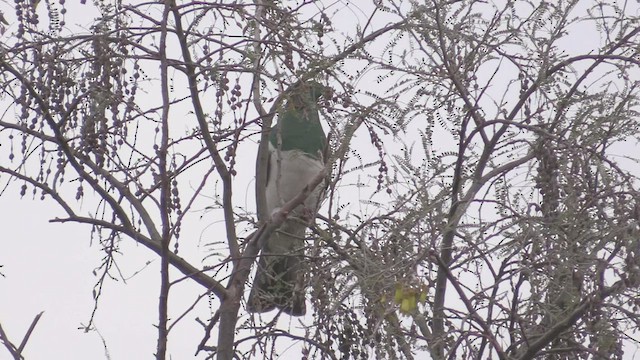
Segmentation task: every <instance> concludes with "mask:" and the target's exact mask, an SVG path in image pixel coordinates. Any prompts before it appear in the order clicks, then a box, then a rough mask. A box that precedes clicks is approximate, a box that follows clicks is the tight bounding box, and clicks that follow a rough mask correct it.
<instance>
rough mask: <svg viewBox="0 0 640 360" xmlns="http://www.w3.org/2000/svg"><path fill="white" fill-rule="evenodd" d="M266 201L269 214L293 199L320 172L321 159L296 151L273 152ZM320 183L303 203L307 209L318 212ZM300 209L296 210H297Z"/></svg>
mask: <svg viewBox="0 0 640 360" xmlns="http://www.w3.org/2000/svg"><path fill="white" fill-rule="evenodd" d="M269 166H270V171H269V180H268V182H267V189H266V200H267V210H268V211H269V214H272V213H273V211H274V210H275V209H277V208H279V207H282V205H284V204H285V203H286V202H288V201H290V200H291V199H293V198H294V197H296V196H297V195H298V194H299V193H300V192H301V191H302V189H304V187H305V186H307V184H309V183H310V182H311V180H313V178H314V177H316V176H317V175H318V173H320V171H322V169H323V167H324V166H323V164H322V162H321V161H320V160H318V159H314V158H313V157H311V156H308V155H307V154H305V153H304V152H302V151H299V150H287V151H277V150H275V149H272V151H271V159H270V162H269ZM322 187H323V186H322V183H321V184H320V185H318V186H317V187H316V188H315V189H314V191H313V192H312V193H311V194H310V195H309V197H308V198H307V199H306V200H305V202H304V204H305V207H306V208H309V209H313V210H314V211H315V210H317V206H318V199H319V194H320V191H321V190H320V189H322ZM298 209H299V208H298Z"/></svg>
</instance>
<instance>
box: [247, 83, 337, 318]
mask: <svg viewBox="0 0 640 360" xmlns="http://www.w3.org/2000/svg"><path fill="white" fill-rule="evenodd" d="M325 89H326V88H325V87H324V86H322V85H321V84H319V83H316V82H306V83H298V84H297V85H294V86H293V87H292V89H291V90H290V91H289V93H288V95H287V98H286V105H285V106H283V108H282V110H281V111H279V113H278V120H277V121H278V122H277V124H276V125H275V126H274V127H273V128H272V129H271V133H270V136H269V157H268V165H267V181H266V188H265V195H266V207H267V209H266V210H267V212H266V214H268V215H269V216H270V215H272V214H274V213H275V212H277V211H279V209H280V208H281V207H282V206H283V205H284V204H286V203H287V202H288V201H290V200H291V199H293V198H294V197H296V196H297V195H298V194H300V192H301V191H302V190H303V189H304V187H305V186H307V184H309V183H310V182H311V180H312V179H313V178H315V177H316V176H317V175H318V174H319V173H320V172H321V171H322V170H323V169H324V162H325V160H326V149H327V137H326V135H325V133H324V131H323V130H322V126H321V124H320V115H319V112H318V99H319V98H320V97H321V96H322V95H323V93H324V91H325ZM322 188H323V183H321V184H320V185H318V186H317V187H316V188H315V189H314V190H313V191H312V192H311V193H310V195H309V196H308V197H307V198H306V199H305V201H304V202H303V203H302V204H301V205H299V206H297V207H296V208H295V209H294V210H293V211H291V212H290V213H289V214H287V218H286V220H285V221H284V223H283V224H282V225H281V226H280V227H279V228H278V229H277V230H276V231H274V232H273V234H272V235H271V236H270V237H269V239H267V241H266V242H265V244H264V246H263V248H262V249H261V251H262V253H261V256H260V260H259V263H258V269H257V272H256V276H255V279H254V282H253V286H252V288H251V293H250V294H249V299H248V300H247V310H248V311H249V312H266V311H270V310H273V309H275V308H277V309H279V310H281V311H282V312H284V313H286V314H289V315H291V316H301V315H304V314H305V313H306V306H305V274H304V267H303V261H304V254H305V233H306V230H307V227H308V226H309V224H310V223H311V222H312V221H313V220H314V218H315V215H316V212H317V210H318V207H319V204H320V201H321V198H322V193H323V190H322Z"/></svg>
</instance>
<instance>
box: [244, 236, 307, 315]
mask: <svg viewBox="0 0 640 360" xmlns="http://www.w3.org/2000/svg"><path fill="white" fill-rule="evenodd" d="M283 228H285V229H281V230H280V231H277V232H275V233H274V234H273V235H271V238H269V240H268V241H267V243H266V244H265V247H264V248H263V249H262V255H261V257H260V261H259V263H258V269H257V272H256V277H255V279H254V281H253V286H252V287H251V293H250V294H249V299H248V300H247V311H249V312H266V311H270V310H273V309H274V308H278V309H281V310H282V311H283V312H284V313H286V314H289V315H291V316H301V315H304V314H305V313H306V306H305V285H304V284H305V279H304V270H303V269H302V265H303V264H302V261H303V258H304V230H305V229H306V226H305V227H303V228H302V231H300V229H299V225H298V226H297V229H289V230H296V231H295V232H296V233H297V235H298V236H294V235H293V233H286V232H285V231H286V230H287V229H286V226H283Z"/></svg>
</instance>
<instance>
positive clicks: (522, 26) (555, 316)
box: [0, 0, 640, 359]
mask: <svg viewBox="0 0 640 360" xmlns="http://www.w3.org/2000/svg"><path fill="white" fill-rule="evenodd" d="M82 3H84V2H82ZM76 6H81V7H83V8H91V9H95V10H97V11H98V12H99V14H100V16H99V17H98V18H97V19H96V20H95V21H93V22H92V26H91V28H90V31H85V32H80V31H75V30H77V28H75V27H72V26H70V25H68V24H67V22H71V21H72V20H74V21H75V19H72V18H70V19H67V17H66V10H67V7H76ZM44 7H45V6H44V5H42V4H41V5H40V6H39V7H38V5H37V2H36V3H35V5H34V4H32V2H29V1H18V2H16V4H15V11H9V10H8V9H6V11H4V13H5V14H10V13H11V14H12V13H15V14H16V15H17V17H16V18H15V19H13V20H11V19H8V20H11V21H12V22H13V24H15V26H13V27H9V28H7V29H6V30H5V31H6V32H5V35H4V36H5V37H6V38H7V39H8V41H6V42H5V43H4V44H3V45H2V48H0V49H1V50H0V68H1V69H2V89H3V90H2V99H3V100H2V104H3V106H4V109H3V111H4V114H6V115H5V116H3V118H2V119H1V120H0V134H1V135H0V136H1V138H0V139H1V141H2V143H3V144H4V145H3V147H2V148H3V149H4V150H3V153H2V154H0V156H1V157H0V159H2V160H0V161H1V162H0V174H2V177H0V179H2V181H3V182H4V183H5V184H9V185H10V184H18V185H20V186H21V189H20V193H21V195H22V196H27V193H30V194H32V196H33V197H39V198H41V199H42V200H43V201H48V202H55V203H57V204H58V205H59V206H60V208H61V209H62V211H63V212H64V216H61V215H59V214H56V215H53V216H52V221H54V222H60V223H66V222H76V223H82V224H87V225H89V226H90V228H91V229H92V231H91V234H92V236H93V237H94V238H95V239H97V240H98V241H99V243H100V248H101V250H102V251H104V252H105V255H106V256H105V258H104V261H103V263H102V265H101V270H102V272H103V274H105V276H103V277H101V278H100V279H101V280H100V281H107V280H106V279H108V278H109V276H107V275H108V274H110V273H111V272H113V271H115V270H114V269H113V264H114V261H115V260H114V256H115V254H116V253H117V252H118V249H119V246H120V245H121V243H122V242H132V241H133V242H137V243H139V244H142V245H144V246H145V247H147V248H148V249H149V250H151V251H152V252H154V253H155V254H157V256H158V258H159V259H160V261H161V265H160V274H159V279H160V283H161V287H160V294H159V296H158V322H157V324H155V325H157V329H158V335H157V351H156V357H157V358H158V359H164V358H166V356H167V350H166V349H167V342H168V341H170V336H168V334H169V330H170V329H171V326H172V324H175V323H176V322H177V321H191V320H189V319H188V318H185V316H186V315H188V314H189V313H190V311H191V309H186V310H185V316H181V317H179V318H178V319H170V318H169V316H168V312H169V309H170V305H169V300H170V299H171V295H172V292H171V289H172V287H173V286H175V284H176V283H178V282H180V281H193V282H195V283H197V284H199V285H201V286H202V289H203V296H207V295H208V294H211V295H212V299H213V300H212V309H213V310H214V312H213V315H212V316H211V318H210V319H209V320H208V321H207V322H203V323H202V324H203V331H202V333H201V334H200V335H201V338H202V340H201V341H195V342H194V344H193V346H194V349H195V348H197V350H198V351H199V352H201V353H209V354H210V355H211V356H217V358H218V359H232V358H234V357H239V358H251V357H254V356H265V357H267V358H275V357H277V355H278V353H279V352H280V351H281V350H282V347H283V346H284V345H283V344H284V343H286V344H287V346H289V345H290V344H297V345H296V346H299V349H300V352H301V354H303V355H302V356H303V357H304V358H330V359H334V358H362V359H366V358H370V357H375V358H413V357H414V356H417V354H421V355H420V356H425V355H424V354H425V353H428V354H430V356H431V357H432V358H433V359H449V358H474V359H493V358H498V359H534V358H536V359H578V358H580V359H582V358H585V359H599V358H607V359H622V357H623V353H624V351H625V349H633V348H637V347H638V337H637V331H638V327H639V321H640V318H639V316H638V313H639V311H638V307H639V306H640V303H639V301H638V299H640V294H639V289H640V243H639V236H638V235H639V233H640V228H639V226H640V205H639V204H640V202H639V200H640V193H639V192H638V190H637V187H638V173H637V171H636V170H635V168H634V166H635V164H636V160H637V158H638V157H637V155H636V154H637V153H638V151H637V150H638V148H637V144H630V143H631V142H633V141H634V140H636V141H637V139H638V134H639V129H638V110H639V103H638V95H639V94H638V86H639V84H640V83H639V82H638V80H637V79H638V78H640V77H639V76H638V75H639V71H638V66H639V65H640V63H639V61H638V49H639V45H640V43H639V40H640V37H639V35H638V33H640V25H639V21H640V18H639V17H638V15H637V14H638V13H637V10H638V9H637V4H633V5H632V4H629V3H627V2H624V1H598V0H583V1H578V0H574V1H557V2H547V1H501V2H495V3H494V2H487V1H474V0H467V1H464V0H463V1H459V0H448V1H446V0H433V1H428V2H424V3H422V2H413V1H402V0H385V1H371V2H361V3H358V4H357V5H355V4H352V3H350V2H324V1H301V2H297V1H289V2H287V1H283V2H273V1H266V0H265V1H260V0H255V1H253V2H248V1H246V2H229V3H225V2H219V3H213V2H211V3H209V2H196V1H175V2H174V1H164V2H146V3H138V2H131V3H124V2H116V3H115V4H109V3H107V2H102V1H95V2H94V4H93V5H86V4H73V5H72V4H66V3H65V2H64V1H60V3H59V4H55V3H54V2H52V1H47V2H46V11H45V9H44ZM44 13H46V17H44V18H45V19H46V20H48V21H47V22H48V24H47V25H43V24H42V21H41V19H42V18H43V14H44ZM38 15H40V16H38ZM11 21H9V22H10V23H11ZM70 29H71V30H70ZM310 80H314V81H319V82H321V83H323V84H325V85H328V86H329V87H331V88H332V89H333V92H334V95H333V97H332V98H330V99H325V100H324V102H322V103H321V104H320V107H321V108H322V109H321V111H322V117H323V121H325V123H326V125H327V128H328V129H329V128H330V129H331V134H332V135H331V136H330V139H331V142H330V147H331V156H330V157H329V161H328V162H327V166H326V167H325V170H324V171H323V172H322V173H321V174H319V176H318V177H317V178H316V179H315V181H314V182H312V183H311V184H309V187H308V188H307V189H306V190H307V191H306V192H303V193H301V194H300V196H299V197H298V198H296V199H294V201H291V202H290V203H288V204H287V205H286V206H285V207H284V208H283V209H281V211H279V212H277V213H274V214H265V216H261V217H260V218H261V219H269V220H268V221H265V222H262V223H258V222H257V220H256V219H257V217H256V214H255V210H254V209H255V207H254V205H253V204H252V203H251V204H250V205H249V206H244V204H245V199H246V198H253V197H254V195H253V194H244V193H243V192H244V190H245V189H247V188H249V186H248V185H250V184H251V182H252V181H253V179H254V176H255V184H256V187H258V188H259V186H260V184H263V183H264V169H265V161H266V160H265V159H264V156H262V154H264V149H263V150H259V149H258V148H259V147H260V148H263V147H264V146H266V143H267V141H266V139H267V138H268V136H269V134H268V131H264V130H265V129H269V128H270V126H271V124H272V122H273V117H274V114H276V113H277V111H278V109H280V108H281V107H282V106H283V104H284V103H285V102H286V100H287V99H286V98H287V89H289V88H290V87H291V86H292V85H293V84H295V83H296V82H299V81H310ZM13 114H15V117H14V116H12V115H13ZM364 140H366V141H364ZM369 140H370V141H369ZM258 143H259V144H260V145H259V146H256V144H258ZM7 148H8V150H6V149H7ZM256 154H258V156H257V159H258V161H257V166H256V167H255V168H254V167H253V165H252V163H253V162H254V159H255V158H256V157H255V156H256ZM254 169H256V170H254ZM255 171H257V175H254V174H256V172H255ZM325 175H327V176H330V181H329V185H328V188H327V190H326V193H327V200H326V201H325V205H324V207H323V208H322V209H321V210H320V213H319V215H318V218H317V219H316V224H315V225H314V226H313V228H312V229H311V230H310V231H309V235H310V240H309V241H308V245H309V249H308V251H307V252H306V253H307V254H308V259H307V260H308V261H306V265H305V266H307V267H308V270H307V271H308V272H309V273H310V274H313V276H309V279H308V281H309V284H308V285H309V288H310V290H309V291H308V294H307V296H308V301H310V305H311V308H312V309H313V311H311V314H310V315H309V316H307V317H305V318H301V323H300V324H301V325H300V327H292V326H286V325H282V321H281V322H278V320H279V319H283V318H286V317H287V315H283V314H278V313H275V312H272V313H268V314H266V315H262V316H260V315H248V314H247V313H245V312H244V303H243V301H244V300H245V298H246V294H247V293H248V289H247V286H246V284H247V283H248V282H249V281H250V280H251V267H252V265H253V264H254V263H255V262H256V259H257V255H258V253H259V250H260V248H261V244H262V243H263V242H264V239H265V238H266V237H268V236H269V235H270V234H271V233H272V232H273V231H275V230H276V229H277V227H278V225H279V224H280V223H282V221H283V219H284V217H285V216H286V214H287V213H288V211H289V210H291V209H292V208H294V207H295V206H297V205H298V204H300V203H301V202H302V201H303V200H304V197H305V196H306V195H307V194H308V193H309V192H310V191H311V190H312V189H313V188H314V187H315V186H316V185H317V184H318V183H320V182H322V179H323V177H324V176H325ZM249 179H251V181H249ZM214 191H215V195H214V196H209V194H211V193H212V192H214ZM241 193H242V194H241ZM257 202H258V203H259V204H260V203H262V204H264V195H260V192H258V193H257ZM247 203H250V202H247ZM82 204H84V206H81V205H82ZM87 204H91V206H93V208H92V211H90V212H87V211H86V210H84V209H86V206H87ZM239 204H243V205H242V206H241V205H239ZM203 207H207V209H208V212H207V213H206V215H205V216H206V219H208V221H210V222H214V221H216V220H221V223H222V224H223V225H222V226H221V230H222V229H224V232H220V235H219V237H218V238H216V239H207V241H208V243H209V245H210V246H209V247H208V248H207V251H208V253H207V254H206V259H205V261H204V263H203V264H200V263H199V262H200V260H199V258H197V257H196V258H183V257H182V256H181V255H180V253H179V251H178V250H179V249H180V246H181V244H184V243H185V242H190V241H194V239H186V238H185V237H184V236H183V235H182V234H184V233H188V230H187V228H188V227H189V226H194V224H195V223H197V218H198V216H199V213H197V212H195V211H194V210H195V209H198V208H203ZM257 208H262V209H264V206H262V207H260V206H258V207H257ZM311 239H313V240H311ZM125 257H126V254H125ZM3 270H4V269H3ZM179 273H181V274H179ZM199 300H200V299H194V301H195V302H197V301H199ZM96 301H99V294H98V295H97V296H96ZM98 311H99V310H98ZM190 316H191V315H190ZM90 327H91V324H88V325H87V328H90ZM35 331H37V328H36V330H35ZM5 340H6V339H5ZM198 342H199V345H198V344H197V343H198ZM629 351H632V350H629ZM17 356H20V355H19V354H18V355H17Z"/></svg>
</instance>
